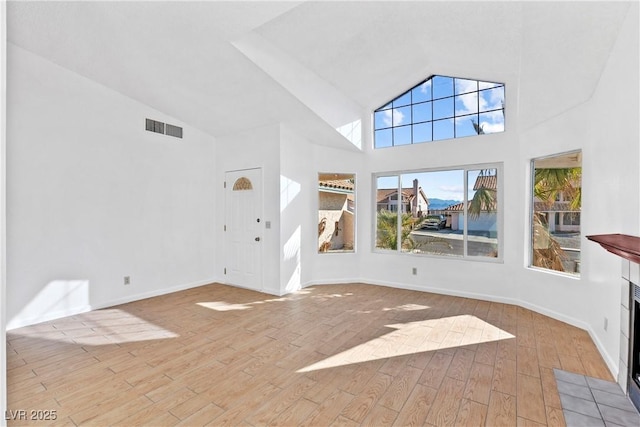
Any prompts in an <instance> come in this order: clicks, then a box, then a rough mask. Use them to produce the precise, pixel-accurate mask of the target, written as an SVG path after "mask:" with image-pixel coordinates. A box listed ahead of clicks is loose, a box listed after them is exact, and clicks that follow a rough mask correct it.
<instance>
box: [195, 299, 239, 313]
mask: <svg viewBox="0 0 640 427" xmlns="http://www.w3.org/2000/svg"><path fill="white" fill-rule="evenodd" d="M197 305H199V306H200V307H204V308H210V309H211V310H215V311H234V310H249V309H250V308H251V307H249V305H248V304H230V303H228V302H224V301H213V302H199V303H197Z"/></svg>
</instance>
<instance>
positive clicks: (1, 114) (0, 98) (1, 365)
mask: <svg viewBox="0 0 640 427" xmlns="http://www.w3.org/2000/svg"><path fill="white" fill-rule="evenodd" d="M6 23H7V3H6V2H2V3H0V46H1V47H2V49H0V343H1V344H0V413H2V414H5V413H6V412H5V411H6V410H7V385H6V384H7V346H6V344H5V343H6V342H7V334H6V325H7V318H6V301H7V298H6V296H7V292H6V291H7V289H6V268H5V263H6V226H5V225H6V204H5V201H6V197H5V196H6V191H5V177H6V146H7V145H6V129H7V126H6V123H7V114H6V113H7V96H6V95H7V79H6V76H7V49H6V46H7V32H6V30H7V26H6ZM4 418H5V417H2V419H0V426H4V425H6V421H5V420H4Z"/></svg>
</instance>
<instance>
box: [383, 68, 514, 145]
mask: <svg viewBox="0 0 640 427" xmlns="http://www.w3.org/2000/svg"><path fill="white" fill-rule="evenodd" d="M435 78H445V79H451V81H452V85H453V88H452V91H451V95H448V96H441V97H437V98H436V97H434V96H433V95H434V84H433V80H434V79H435ZM457 81H465V82H471V81H473V82H475V86H476V89H475V90H469V91H462V92H457V84H456V82H457ZM427 84H428V88H429V94H428V95H427V99H426V100H420V101H417V102H413V94H414V91H415V90H420V89H419V88H420V87H422V86H423V85H427ZM496 89H499V90H501V92H502V103H501V105H500V107H499V108H491V109H486V110H483V109H481V107H480V99H481V98H482V96H483V94H486V93H489V91H492V90H496ZM504 91H505V85H504V83H496V82H487V81H483V80H473V79H465V78H460V77H448V76H440V75H433V76H431V77H429V78H428V79H426V80H424V81H422V82H420V83H419V84H417V85H415V86H414V87H412V88H411V89H409V90H407V91H405V92H403V93H402V94H400V95H399V96H397V97H396V98H394V99H393V100H391V101H389V102H387V103H386V104H384V105H383V106H382V107H380V108H378V109H376V110H375V111H374V121H373V122H374V148H386V147H395V146H398V145H413V144H420V143H423V142H432V141H441V140H445V139H455V138H458V135H457V134H456V118H458V117H468V116H475V119H476V123H477V125H478V126H480V123H481V121H480V117H481V116H482V115H485V116H486V115H487V114H488V113H495V112H500V111H501V112H502V114H503V124H502V131H504V99H505V96H504ZM472 93H476V94H477V96H476V112H475V113H469V114H460V115H457V114H456V98H457V97H459V96H461V95H468V94H472ZM406 96H408V97H409V104H406V103H405V101H402V102H400V101H398V100H400V99H403V98H404V97H406ZM447 98H452V101H453V115H452V116H445V117H438V118H437V119H436V118H434V102H435V101H438V100H444V99H447ZM396 101H398V104H397V105H396V104H395V103H396ZM427 103H431V120H424V121H415V122H414V121H413V111H414V110H413V107H414V106H415V105H421V104H427ZM398 108H408V111H409V114H410V120H409V122H405V121H403V122H402V124H398V125H395V124H394V122H395V119H394V114H395V111H394V110H396V109H398ZM385 111H389V112H390V113H391V125H390V126H379V122H378V120H377V117H379V115H378V114H377V113H382V112H385ZM440 120H451V121H452V123H453V124H452V126H453V136H452V137H450V138H440V139H434V138H433V136H434V123H435V122H436V121H440ZM424 123H431V139H430V140H428V141H417V140H415V138H414V135H413V125H417V124H424ZM402 126H411V128H410V131H411V138H410V142H409V144H406V143H403V144H396V142H395V139H394V132H393V131H391V142H390V144H386V145H379V144H378V143H377V138H376V133H377V132H378V131H381V130H386V129H394V128H396V127H402ZM491 133H496V132H491ZM477 135H479V133H478V134H476V135H475V136H477ZM466 136H471V135H462V136H460V137H466Z"/></svg>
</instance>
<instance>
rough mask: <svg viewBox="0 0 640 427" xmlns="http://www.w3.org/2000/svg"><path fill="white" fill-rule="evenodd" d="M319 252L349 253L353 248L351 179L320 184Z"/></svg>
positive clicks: (352, 185) (320, 182) (352, 186)
mask: <svg viewBox="0 0 640 427" xmlns="http://www.w3.org/2000/svg"><path fill="white" fill-rule="evenodd" d="M318 194H319V199H318V250H319V251H320V252H328V251H336V250H339V251H350V250H353V247H354V242H353V240H354V236H355V233H354V220H353V215H354V208H355V206H354V184H353V181H352V180H348V179H345V180H325V181H319V182H318Z"/></svg>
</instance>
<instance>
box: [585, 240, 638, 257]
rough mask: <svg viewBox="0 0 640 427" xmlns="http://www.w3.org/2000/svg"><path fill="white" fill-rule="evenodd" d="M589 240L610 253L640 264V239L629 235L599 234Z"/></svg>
mask: <svg viewBox="0 0 640 427" xmlns="http://www.w3.org/2000/svg"><path fill="white" fill-rule="evenodd" d="M587 239H589V240H591V241H593V242H596V243H599V244H600V246H602V247H603V248H605V249H606V250H608V251H609V252H611V253H613V254H616V255H618V256H620V257H622V258H624V259H627V260H629V261H632V262H635V263H637V264H640V237H637V236H630V235H628V234H597V235H593V236H587Z"/></svg>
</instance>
